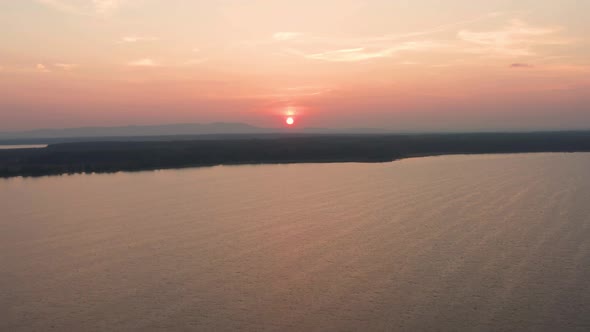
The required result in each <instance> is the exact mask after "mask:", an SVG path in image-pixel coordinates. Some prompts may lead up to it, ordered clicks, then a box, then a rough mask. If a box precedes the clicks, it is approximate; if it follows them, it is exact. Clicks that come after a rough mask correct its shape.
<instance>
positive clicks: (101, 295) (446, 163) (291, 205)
mask: <svg viewBox="0 0 590 332" xmlns="http://www.w3.org/2000/svg"><path fill="white" fill-rule="evenodd" d="M589 280H590V153H576V154H520V155H478V156H440V157H428V158H414V159H406V160H401V161H397V162H391V163H378V164H362V163H342V164H291V165H252V166H247V165H245V166H218V167H210V168H192V169H182V170H163V171H148V172H136V173H115V174H90V175H70V176H50V177H41V178H10V179H0V286H1V287H0V308H1V310H0V330H2V331H44V330H49V329H54V330H56V331H75V330H78V331H127V330H137V331H151V330H237V329H243V330H252V331H258V330H275V331H283V330H301V331H305V330H335V331H336V330H337V331H343V330H349V331H352V330H405V331H420V330H448V331H459V330H523V329H526V330H534V331H543V330H545V331H561V330H580V331H582V330H588V329H590V315H589V314H588V313H589V312H590V283H589Z"/></svg>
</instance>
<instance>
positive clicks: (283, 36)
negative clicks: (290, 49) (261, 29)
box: [272, 32, 303, 41]
mask: <svg viewBox="0 0 590 332" xmlns="http://www.w3.org/2000/svg"><path fill="white" fill-rule="evenodd" d="M301 36H303V34H302V33H301V32H275V33H274V34H273V35H272V38H273V39H274V40H278V41H285V40H292V39H296V38H298V37H301Z"/></svg>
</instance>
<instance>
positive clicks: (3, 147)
mask: <svg viewBox="0 0 590 332" xmlns="http://www.w3.org/2000/svg"><path fill="white" fill-rule="evenodd" d="M46 147H47V144H21V145H1V144H0V150H12V149H40V148H46Z"/></svg>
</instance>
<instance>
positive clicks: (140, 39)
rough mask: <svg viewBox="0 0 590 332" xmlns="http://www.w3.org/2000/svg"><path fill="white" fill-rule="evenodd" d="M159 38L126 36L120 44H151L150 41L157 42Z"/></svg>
mask: <svg viewBox="0 0 590 332" xmlns="http://www.w3.org/2000/svg"><path fill="white" fill-rule="evenodd" d="M157 40H159V38H157V37H150V36H124V37H121V39H120V40H119V43H139V42H149V41H157Z"/></svg>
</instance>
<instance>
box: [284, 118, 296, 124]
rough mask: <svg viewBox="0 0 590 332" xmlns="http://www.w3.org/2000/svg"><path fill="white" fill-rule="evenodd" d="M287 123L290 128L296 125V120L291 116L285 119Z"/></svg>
mask: <svg viewBox="0 0 590 332" xmlns="http://www.w3.org/2000/svg"><path fill="white" fill-rule="evenodd" d="M285 123H286V124H287V125H289V126H292V125H293V124H294V123H295V119H293V117H292V116H289V117H287V118H286V119H285Z"/></svg>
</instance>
